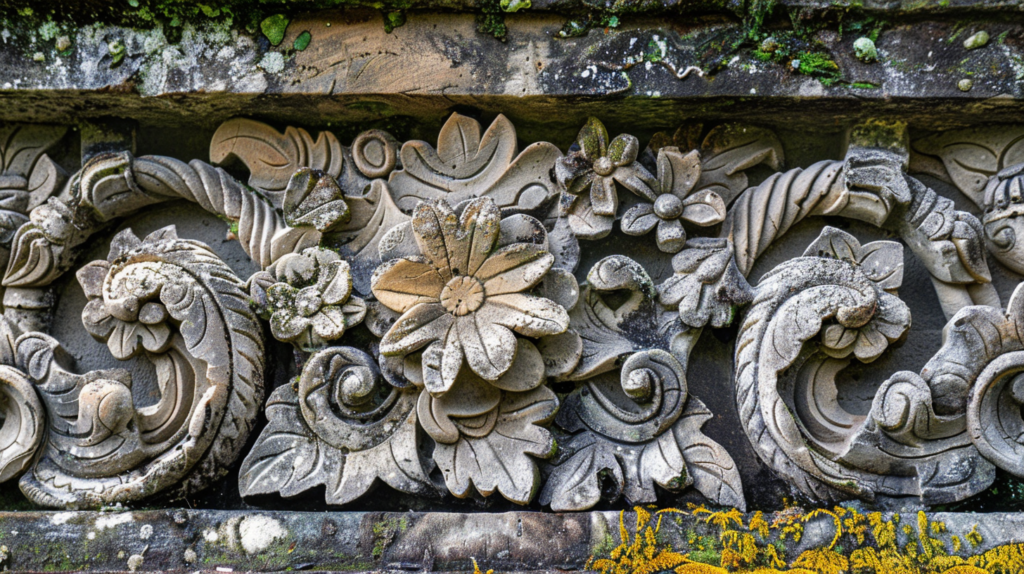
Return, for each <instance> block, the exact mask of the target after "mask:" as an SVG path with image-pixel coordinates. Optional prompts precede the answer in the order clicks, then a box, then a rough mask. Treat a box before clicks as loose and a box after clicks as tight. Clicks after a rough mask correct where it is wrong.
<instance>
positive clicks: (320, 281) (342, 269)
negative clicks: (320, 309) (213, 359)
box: [316, 260, 352, 305]
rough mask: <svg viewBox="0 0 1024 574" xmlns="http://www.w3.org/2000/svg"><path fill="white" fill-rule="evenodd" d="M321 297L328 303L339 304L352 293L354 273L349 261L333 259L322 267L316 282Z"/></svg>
mask: <svg viewBox="0 0 1024 574" xmlns="http://www.w3.org/2000/svg"><path fill="white" fill-rule="evenodd" d="M316 286H317V289H318V290H319V291H320V297H321V298H322V299H323V300H324V304H326V305H337V304H338V303H341V302H343V301H345V299H348V297H349V295H351V294H352V273H351V272H350V268H349V265H348V262H347V261H340V260H339V261H332V262H331V263H329V264H328V265H327V266H326V267H321V268H320V277H318V278H317V282H316Z"/></svg>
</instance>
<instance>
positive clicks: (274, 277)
mask: <svg viewBox="0 0 1024 574" xmlns="http://www.w3.org/2000/svg"><path fill="white" fill-rule="evenodd" d="M249 291H250V294H251V295H252V298H253V303H254V305H255V307H256V310H257V312H259V314H260V316H262V317H263V318H264V319H267V320H269V321H270V332H271V333H272V334H273V335H274V338H275V339H277V340H279V341H283V342H287V343H292V344H294V345H295V346H296V347H298V348H300V349H302V350H304V351H315V350H317V349H322V348H324V347H326V346H327V342H328V341H333V340H335V339H338V338H340V337H341V335H342V334H343V333H344V332H345V330H346V329H348V328H350V327H353V326H355V325H357V324H359V322H360V321H362V320H363V317H364V316H365V315H366V303H365V302H363V300H362V299H360V298H359V297H353V296H352V275H351V273H350V272H349V265H348V262H346V261H344V260H343V259H342V258H341V256H339V255H338V254H337V253H335V252H333V251H330V250H328V249H321V248H319V247H311V248H309V249H306V250H305V251H303V252H302V253H301V254H300V253H289V254H288V255H285V256H283V257H281V258H280V259H278V260H277V262H276V263H274V265H272V266H271V267H270V268H269V269H268V270H267V271H261V272H259V273H257V274H255V275H253V277H252V279H250V286H249Z"/></svg>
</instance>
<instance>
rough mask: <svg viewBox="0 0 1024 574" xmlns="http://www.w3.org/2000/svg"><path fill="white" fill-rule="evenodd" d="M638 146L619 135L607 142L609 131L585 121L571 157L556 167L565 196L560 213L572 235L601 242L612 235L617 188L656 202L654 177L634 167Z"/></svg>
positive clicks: (595, 123)
mask: <svg viewBox="0 0 1024 574" xmlns="http://www.w3.org/2000/svg"><path fill="white" fill-rule="evenodd" d="M639 149H640V144H639V142H638V141H637V139H636V138H635V137H633V136H631V135H627V134H621V135H618V136H615V139H613V140H611V143H609V142H608V131H607V130H606V129H605V127H604V125H603V124H602V123H601V122H600V121H598V120H597V119H595V118H590V119H589V120H587V124H586V125H585V126H583V129H582V130H580V133H579V136H577V138H576V143H574V144H573V146H572V147H571V148H570V149H569V154H568V155H566V156H565V157H562V158H559V159H558V161H557V162H556V163H555V177H556V178H557V179H558V183H559V184H560V185H561V186H562V188H563V189H564V190H565V191H563V193H562V202H561V203H562V211H563V213H565V214H567V215H568V216H569V223H570V225H571V226H572V228H573V231H574V232H575V233H576V235H578V236H580V237H586V238H589V239H599V238H601V237H604V236H605V235H607V234H608V232H609V231H611V228H612V222H613V221H614V220H615V213H616V211H617V210H618V207H619V196H618V193H617V191H616V188H615V184H616V182H618V183H619V184H620V185H622V186H623V187H625V188H626V189H628V190H630V191H632V192H633V193H635V194H637V195H639V196H640V197H643V198H645V199H648V200H649V201H655V199H656V196H655V193H654V191H653V189H652V188H654V187H656V186H657V182H656V181H655V179H654V176H653V175H651V173H650V172H649V171H647V170H646V169H645V168H644V167H643V166H642V165H640V164H639V163H638V162H637V161H636V156H637V152H638V151H639Z"/></svg>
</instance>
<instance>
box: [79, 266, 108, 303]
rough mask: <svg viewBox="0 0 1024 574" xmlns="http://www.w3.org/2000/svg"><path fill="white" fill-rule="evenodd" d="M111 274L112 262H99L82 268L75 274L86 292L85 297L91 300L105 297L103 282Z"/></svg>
mask: <svg viewBox="0 0 1024 574" xmlns="http://www.w3.org/2000/svg"><path fill="white" fill-rule="evenodd" d="M109 272H110V262H109V261H104V260H99V261H93V262H92V263H89V264H88V265H86V266H85V267H82V268H81V269H79V270H78V272H76V273H75V276H76V277H77V278H78V283H79V284H81V286H82V291H85V296H86V297H87V298H89V299H95V298H97V297H102V296H103V282H104V281H105V280H106V278H107V273H109Z"/></svg>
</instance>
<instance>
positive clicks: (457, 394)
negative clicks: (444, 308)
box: [417, 343, 558, 504]
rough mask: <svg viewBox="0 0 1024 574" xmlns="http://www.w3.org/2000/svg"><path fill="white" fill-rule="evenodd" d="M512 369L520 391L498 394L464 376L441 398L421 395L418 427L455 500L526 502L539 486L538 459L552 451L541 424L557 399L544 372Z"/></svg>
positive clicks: (549, 417) (551, 414)
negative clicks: (492, 497) (498, 496)
mask: <svg viewBox="0 0 1024 574" xmlns="http://www.w3.org/2000/svg"><path fill="white" fill-rule="evenodd" d="M527 344H528V343H527ZM533 352H534V353H537V352H536V350H534V351H533ZM537 355H538V357H539V353H537ZM513 369H516V371H521V372H517V373H515V374H514V375H513V376H514V377H515V378H517V379H519V380H520V381H521V384H520V385H516V386H517V387H518V388H519V389H522V391H521V392H512V391H506V390H501V389H499V388H498V387H496V386H495V385H493V384H490V383H488V382H487V381H484V380H483V379H481V378H480V377H477V376H475V375H474V374H472V373H465V374H463V375H461V376H460V377H459V379H458V380H457V381H456V382H455V384H454V385H453V387H452V388H451V389H450V390H449V391H448V392H447V393H445V394H443V395H441V396H439V397H435V396H433V395H432V394H430V393H427V392H424V393H421V394H420V398H419V403H418V404H417V412H418V413H419V420H420V424H421V425H422V426H423V429H424V430H425V431H427V434H428V435H430V437H431V438H433V439H434V441H436V444H435V446H434V454H433V458H434V461H435V462H436V463H437V466H438V468H440V469H441V472H442V473H443V475H444V480H445V484H447V486H448V490H449V491H450V492H451V493H452V494H453V495H455V496H457V497H459V498H464V497H466V496H470V495H472V494H474V493H476V494H479V495H480V496H490V495H491V494H492V493H494V492H495V491H497V492H499V493H500V494H501V495H502V496H504V497H505V498H507V499H508V500H511V501H512V502H515V503H518V504H527V503H529V502H530V501H531V500H533V498H534V496H535V495H536V493H537V492H538V490H539V488H540V484H541V481H540V468H539V467H538V465H537V460H536V459H538V458H539V459H545V458H550V457H551V456H552V454H553V453H554V451H555V440H554V438H553V437H552V435H551V432H550V431H549V430H547V429H546V428H544V426H545V425H547V423H550V422H551V420H552V419H553V418H554V416H555V412H557V410H558V398H557V396H556V395H555V393H554V392H552V391H551V389H549V388H547V387H545V386H542V382H543V369H540V370H536V369H518V368H516V367H513ZM510 374H511V373H510ZM503 386H508V385H503Z"/></svg>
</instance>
